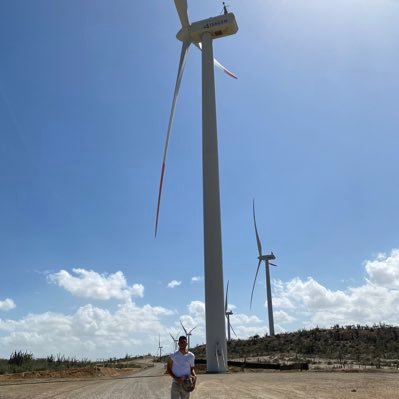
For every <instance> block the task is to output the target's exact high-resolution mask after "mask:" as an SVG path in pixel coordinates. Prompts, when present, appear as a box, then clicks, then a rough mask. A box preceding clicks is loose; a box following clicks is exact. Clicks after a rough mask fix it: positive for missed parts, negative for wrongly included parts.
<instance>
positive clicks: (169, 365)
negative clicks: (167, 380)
mask: <svg viewBox="0 0 399 399" xmlns="http://www.w3.org/2000/svg"><path fill="white" fill-rule="evenodd" d="M172 366H173V360H172V358H169V359H168V362H167V364H166V371H167V372H168V374H169V375H170V376H171V377H172V378H173V379H174V380H175V381H176V382H177V383H178V384H181V383H182V382H183V378H182V377H176V376H175V375H174V374H173V371H172Z"/></svg>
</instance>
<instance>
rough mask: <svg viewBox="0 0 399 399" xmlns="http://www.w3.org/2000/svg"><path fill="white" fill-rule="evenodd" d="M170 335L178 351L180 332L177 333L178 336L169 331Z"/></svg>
mask: <svg viewBox="0 0 399 399" xmlns="http://www.w3.org/2000/svg"><path fill="white" fill-rule="evenodd" d="M169 335H170V337H171V338H172V339H173V344H174V348H175V352H176V351H177V343H178V342H179V338H178V336H179V334H177V335H176V337H174V336H173V335H172V334H171V333H169Z"/></svg>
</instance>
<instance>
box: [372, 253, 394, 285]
mask: <svg viewBox="0 0 399 399" xmlns="http://www.w3.org/2000/svg"><path fill="white" fill-rule="evenodd" d="M365 268H366V272H367V274H368V275H369V280H370V282H371V283H374V284H376V285H379V286H383V287H387V288H399V249H394V250H393V251H392V252H391V255H390V256H386V255H385V254H379V255H378V256H377V258H376V259H375V260H373V261H366V262H365Z"/></svg>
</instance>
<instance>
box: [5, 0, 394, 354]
mask: <svg viewBox="0 0 399 399" xmlns="http://www.w3.org/2000/svg"><path fill="white" fill-rule="evenodd" d="M228 4H229V5H230V9H231V11H233V12H234V13H235V15H236V18H237V22H238V25H239V28H240V30H239V32H238V33H237V35H235V36H231V37H227V38H224V39H222V40H218V41H215V43H214V52H215V56H216V57H217V59H218V60H219V61H220V62H222V63H223V64H224V65H225V66H226V67H228V68H229V69H230V70H232V71H233V72H234V73H235V74H236V75H238V77H239V79H238V80H237V81H236V80H233V79H230V78H228V77H227V76H226V75H224V74H223V73H221V72H220V71H219V70H216V71H215V76H216V88H217V112H218V129H219V131H218V134H219V161H220V183H221V207H222V230H223V231H222V234H223V256H224V277H225V282H227V280H229V281H230V288H229V302H230V304H231V308H232V309H233V312H234V315H233V316H232V319H231V320H232V324H233V327H234V329H235V331H236V332H237V333H238V335H239V337H241V338H245V337H248V336H250V335H254V334H261V335H263V334H265V333H266V332H267V317H266V309H265V283H264V270H263V271H262V272H261V273H260V278H259V282H258V283H257V284H256V289H255V294H254V302H253V307H252V310H251V311H250V309H249V298H250V293H251V287H252V283H253V278H254V275H255V269H256V265H257V247H256V241H255V235H254V229H253V223H252V199H253V198H255V200H256V212H257V222H258V230H259V234H260V237H261V240H262V244H263V246H264V249H265V250H266V251H271V250H272V251H273V252H274V253H275V255H276V256H277V260H276V263H278V265H279V267H278V268H273V269H272V278H273V294H274V305H275V323H276V330H277V331H293V330H297V329H299V328H304V327H305V328H309V327H312V326H316V325H319V326H327V327H328V326H331V325H333V324H336V323H339V324H352V323H361V324H366V323H368V324H371V323H378V322H386V323H390V324H399V316H398V314H399V230H398V226H399V213H398V208H397V204H398V203H399V185H398V172H399V166H398V161H397V158H398V148H399V135H398V127H399V114H398V103H399V73H398V71H399V42H398V40H397V38H398V37H399V3H398V2H397V1H394V0H356V1H355V0H345V1H331V0H307V1H305V0H297V1H294V0H278V1H267V0H254V1H245V2H244V1H238V0H231V1H229V2H228ZM221 9H222V4H221V2H220V1H216V0H201V1H194V0H191V1H190V0H189V14H190V18H191V21H196V20H199V19H204V18H207V17H210V16H214V15H217V14H219V13H220V12H221ZM179 29H180V26H179V20H178V17H177V13H176V10H175V7H174V2H173V1H172V0H170V1H169V0H155V1H146V2H131V1H127V0H113V1H112V2H111V1H105V0H97V1H89V0H87V1H64V0H59V1H57V2H54V1H50V0H36V1H34V2H28V1H20V0H17V1H15V0H13V1H11V0H3V1H2V2H1V3H0V53H1V61H0V138H1V142H0V171H1V173H0V220H1V223H0V267H1V278H0V356H1V357H8V356H9V354H10V353H11V352H12V351H13V350H15V349H17V350H19V349H21V350H25V349H26V350H30V351H32V352H33V353H34V355H36V356H42V355H46V354H49V353H65V354H66V355H71V356H78V357H80V356H85V357H90V358H101V357H107V356H119V355H121V356H122V355H125V354H126V353H130V354H142V353H148V352H151V353H155V352H156V350H157V349H156V348H157V346H158V334H161V341H162V344H163V346H164V350H166V351H169V350H172V344H173V342H172V340H171V338H170V337H169V332H171V333H172V334H175V333H178V332H179V330H180V332H181V329H180V328H179V327H180V324H179V321H180V320H182V321H183V323H185V325H186V326H187V327H188V328H192V327H194V326H198V327H197V329H196V330H195V331H194V332H195V333H196V334H193V336H192V339H191V340H192V343H193V344H197V343H202V342H204V341H205V338H204V321H203V320H204V304H203V301H204V287H203V281H202V278H203V247H202V245H203V237H202V174H201V173H202V172H201V170H202V169H201V168H202V167H201V58H200V53H199V51H198V50H197V49H195V48H192V49H190V54H189V59H188V62H187V65H186V70H185V75H184V77H183V82H182V86H181V90H180V96H179V99H178V104H177V111H176V114H175V123H174V127H173V131H172V137H171V143H170V147H169V154H168V159H167V166H166V174H165V180H164V190H163V198H162V205H161V212H160V224H159V230H158V237H157V238H156V239H154V223H155V211H156V200H157V191H158V184H159V176H160V169H161V161H162V153H163V146H164V141H165V134H166V128H167V122H168V117H169V111H170V105H171V100H172V94H173V89H174V83H175V78H176V72H177V64H178V59H179V55H180V42H178V41H177V40H176V38H175V34H176V32H177V31H178V30H179ZM194 277H195V278H194ZM193 278H194V279H193ZM173 281H175V283H172V284H170V283H171V282H173ZM168 285H169V286H168Z"/></svg>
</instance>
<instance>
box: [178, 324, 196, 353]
mask: <svg viewBox="0 0 399 399" xmlns="http://www.w3.org/2000/svg"><path fill="white" fill-rule="evenodd" d="M180 324H181V326H182V328H183V330H184V332H185V334H186V338H187V349H189V348H190V337H191V335H192V332H193V331H194V330H195V329H196V328H197V326H195V327H193V328H192V329H191V330H190V331H187V330H186V328H185V327H184V326H183V323H182V322H181V321H180Z"/></svg>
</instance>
